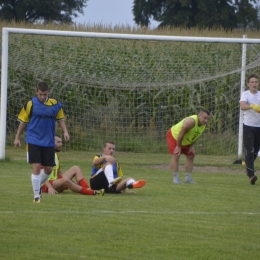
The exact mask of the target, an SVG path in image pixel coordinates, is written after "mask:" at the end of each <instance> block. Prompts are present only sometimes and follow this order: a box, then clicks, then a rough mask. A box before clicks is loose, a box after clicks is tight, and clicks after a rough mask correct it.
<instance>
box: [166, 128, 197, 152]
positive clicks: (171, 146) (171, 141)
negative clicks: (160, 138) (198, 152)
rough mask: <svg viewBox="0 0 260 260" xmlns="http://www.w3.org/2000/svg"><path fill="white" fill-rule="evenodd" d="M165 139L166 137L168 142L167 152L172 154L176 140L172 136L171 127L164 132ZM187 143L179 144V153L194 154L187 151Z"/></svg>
mask: <svg viewBox="0 0 260 260" xmlns="http://www.w3.org/2000/svg"><path fill="white" fill-rule="evenodd" d="M166 139H167V143H168V152H169V153H170V154H173V151H174V150H175V148H176V146H177V141H176V140H175V139H174V137H173V136H172V132H171V129H169V130H168V131H167V134H166ZM189 148H190V146H189V145H185V146H181V154H185V155H190V156H195V154H194V153H192V152H189Z"/></svg>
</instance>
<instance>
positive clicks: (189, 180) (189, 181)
mask: <svg viewBox="0 0 260 260" xmlns="http://www.w3.org/2000/svg"><path fill="white" fill-rule="evenodd" d="M185 182H186V183H190V184H196V182H195V181H194V180H192V179H188V180H186V181H185Z"/></svg>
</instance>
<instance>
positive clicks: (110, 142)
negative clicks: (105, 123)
mask: <svg viewBox="0 0 260 260" xmlns="http://www.w3.org/2000/svg"><path fill="white" fill-rule="evenodd" d="M107 144H115V143H114V142H113V141H105V142H104V144H103V147H104V148H105V147H106V146H107Z"/></svg>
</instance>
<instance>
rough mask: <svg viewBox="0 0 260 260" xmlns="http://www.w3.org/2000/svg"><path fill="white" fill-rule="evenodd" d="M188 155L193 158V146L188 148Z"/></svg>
mask: <svg viewBox="0 0 260 260" xmlns="http://www.w3.org/2000/svg"><path fill="white" fill-rule="evenodd" d="M188 155H190V156H195V149H194V147H193V146H190V147H189V151H188Z"/></svg>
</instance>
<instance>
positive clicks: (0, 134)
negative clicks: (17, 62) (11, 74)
mask: <svg viewBox="0 0 260 260" xmlns="http://www.w3.org/2000/svg"><path fill="white" fill-rule="evenodd" d="M8 34H9V32H8V29H6V28H3V30H2V67H1V96H0V101H1V108H0V109H1V111H0V112H1V113H0V159H5V146H6V115H7V111H6V110H7V77H8Z"/></svg>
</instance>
